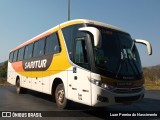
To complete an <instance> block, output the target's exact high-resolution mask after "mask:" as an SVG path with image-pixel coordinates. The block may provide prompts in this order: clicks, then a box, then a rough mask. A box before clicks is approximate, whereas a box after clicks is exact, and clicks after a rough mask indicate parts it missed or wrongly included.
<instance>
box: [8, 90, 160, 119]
mask: <svg viewBox="0 0 160 120" xmlns="http://www.w3.org/2000/svg"><path fill="white" fill-rule="evenodd" d="M10 91H11V92H12V93H13V92H14V93H15V94H16V91H15V90H14V89H13V88H10ZM27 94H29V95H31V96H35V97H38V98H40V99H44V100H46V101H49V102H53V99H52V97H51V95H47V94H44V93H40V92H36V91H32V90H28V92H27ZM53 104H55V103H54V102H53ZM159 111H160V100H159V99H153V98H144V99H143V100H142V101H141V102H137V103H133V104H130V105H123V104H121V105H112V106H107V107H100V108H94V107H89V106H87V105H83V104H80V103H75V102H72V104H70V109H66V110H60V112H58V115H57V116H59V117H97V118H101V119H108V118H109V119H114V120H115V119H117V120H120V119H123V120H125V119H126V120H128V119H130V120H135V119H136V120H143V119H144V120H152V119H160V118H157V117H141V116H137V117H126V116H125V117H124V116H123V117H122V116H117V117H115V116H114V117H113V116H112V114H116V113H117V114H119V113H124V114H126V113H129V114H133V113H136V114H137V113H140V114H144V113H148V114H153V113H156V114H157V115H159V116H160V112H159ZM50 112H52V111H50Z"/></svg>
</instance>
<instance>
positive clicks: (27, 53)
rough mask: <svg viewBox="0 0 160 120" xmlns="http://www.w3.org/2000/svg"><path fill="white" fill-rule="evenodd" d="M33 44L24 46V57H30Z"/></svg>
mask: <svg viewBox="0 0 160 120" xmlns="http://www.w3.org/2000/svg"><path fill="white" fill-rule="evenodd" d="M32 50H33V44H29V45H27V46H26V47H25V53H24V59H29V58H31V57H32Z"/></svg>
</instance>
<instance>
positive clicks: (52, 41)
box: [45, 33, 60, 54]
mask: <svg viewBox="0 0 160 120" xmlns="http://www.w3.org/2000/svg"><path fill="white" fill-rule="evenodd" d="M59 52H60V44H59V39H58V35H57V33H53V34H52V35H50V36H48V37H47V39H46V49H45V54H52V53H59Z"/></svg>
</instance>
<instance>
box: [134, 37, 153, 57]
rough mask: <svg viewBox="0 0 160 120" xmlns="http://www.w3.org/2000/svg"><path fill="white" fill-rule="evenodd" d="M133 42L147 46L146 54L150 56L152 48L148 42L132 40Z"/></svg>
mask: <svg viewBox="0 0 160 120" xmlns="http://www.w3.org/2000/svg"><path fill="white" fill-rule="evenodd" d="M134 42H135V43H141V44H144V45H146V46H147V50H148V54H149V55H152V46H151V44H150V43H149V42H148V41H146V40H142V39H134Z"/></svg>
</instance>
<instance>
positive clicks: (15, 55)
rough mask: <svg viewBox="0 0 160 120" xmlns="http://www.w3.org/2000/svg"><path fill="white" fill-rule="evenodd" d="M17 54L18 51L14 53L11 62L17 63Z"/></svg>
mask: <svg viewBox="0 0 160 120" xmlns="http://www.w3.org/2000/svg"><path fill="white" fill-rule="evenodd" d="M17 53H18V50H16V51H14V57H13V62H16V61H17Z"/></svg>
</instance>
